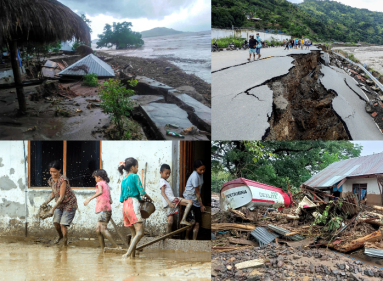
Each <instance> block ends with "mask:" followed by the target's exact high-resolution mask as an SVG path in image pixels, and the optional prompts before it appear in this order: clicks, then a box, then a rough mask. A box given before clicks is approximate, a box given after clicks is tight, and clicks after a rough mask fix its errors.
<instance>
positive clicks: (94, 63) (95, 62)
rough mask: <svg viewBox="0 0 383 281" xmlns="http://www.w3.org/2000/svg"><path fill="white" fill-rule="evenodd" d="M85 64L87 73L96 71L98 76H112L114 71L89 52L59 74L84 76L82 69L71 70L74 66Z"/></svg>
mask: <svg viewBox="0 0 383 281" xmlns="http://www.w3.org/2000/svg"><path fill="white" fill-rule="evenodd" d="M80 65H86V66H87V67H88V68H89V69H88V73H89V74H90V73H96V74H97V76H98V77H114V76H115V75H114V71H113V69H112V67H111V66H110V65H109V64H107V63H106V62H104V61H102V60H101V59H99V58H98V57H96V56H95V55H93V54H90V55H88V56H86V57H84V58H82V59H81V60H79V61H78V62H75V63H74V64H72V65H71V66H69V67H67V68H66V69H64V70H63V71H61V72H60V73H59V74H60V75H70V76H84V75H85V74H86V72H85V71H84V70H82V69H79V70H73V68H74V67H76V66H80Z"/></svg>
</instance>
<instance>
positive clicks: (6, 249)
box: [0, 240, 211, 281]
mask: <svg viewBox="0 0 383 281" xmlns="http://www.w3.org/2000/svg"><path fill="white" fill-rule="evenodd" d="M210 259H211V256H210V253H206V252H202V253H201V252H187V253H185V252H175V251H171V250H157V249H147V250H146V249H144V251H142V252H138V253H136V258H134V259H122V258H121V255H117V254H109V253H107V254H105V253H103V252H101V250H100V249H95V248H89V247H75V246H69V247H67V248H64V247H62V246H56V245H55V246H47V245H42V244H37V245H30V244H25V243H22V242H17V241H15V240H13V241H12V240H7V241H3V240H0V260H1V262H0V272H1V274H0V280H59V281H63V280H125V281H139V280H170V279H173V280H185V281H186V280H210V274H211V262H210Z"/></svg>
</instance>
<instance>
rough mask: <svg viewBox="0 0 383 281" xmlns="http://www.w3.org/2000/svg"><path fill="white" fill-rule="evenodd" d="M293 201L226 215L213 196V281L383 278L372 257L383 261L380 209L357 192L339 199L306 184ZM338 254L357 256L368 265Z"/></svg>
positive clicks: (382, 217)
mask: <svg viewBox="0 0 383 281" xmlns="http://www.w3.org/2000/svg"><path fill="white" fill-rule="evenodd" d="M292 199H293V202H292V204H291V205H290V206H289V207H288V208H279V209H278V210H276V209H274V208H268V207H265V206H262V205H261V204H259V205H258V206H256V207H255V208H253V209H252V210H250V209H248V208H244V207H240V208H237V209H230V208H229V209H228V210H227V211H223V210H221V209H220V204H219V199H218V198H217V195H214V194H213V197H212V206H213V208H216V209H217V211H216V212H213V213H212V227H211V229H212V236H214V240H212V245H213V246H212V280H215V281H220V280H370V277H374V278H375V277H383V270H382V268H377V267H375V266H374V265H371V262H372V263H373V261H372V260H371V259H377V258H383V228H381V226H382V225H383V207H382V206H365V205H363V202H359V200H358V197H357V196H356V195H354V194H353V195H348V196H346V197H344V198H338V197H335V196H333V195H330V194H327V193H325V192H323V191H321V190H318V189H315V188H310V187H307V186H304V185H302V186H301V190H300V192H299V193H296V194H295V195H292ZM289 217H290V218H291V217H294V218H296V219H293V220H291V219H289ZM234 245H235V246H234ZM330 249H331V250H330ZM340 253H347V254H350V253H357V254H358V255H359V256H360V255H361V258H362V259H363V256H364V257H366V258H365V259H366V260H368V261H370V263H369V264H368V263H364V262H362V261H359V260H355V259H350V258H349V257H348V256H345V255H341V254H340ZM377 264H380V263H379V262H377ZM303 277H305V278H307V279H304V278H303ZM366 278H367V279H366ZM371 280H381V279H371Z"/></svg>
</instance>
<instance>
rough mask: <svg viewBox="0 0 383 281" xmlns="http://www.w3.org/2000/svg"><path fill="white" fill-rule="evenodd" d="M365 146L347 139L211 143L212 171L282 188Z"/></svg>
mask: <svg viewBox="0 0 383 281" xmlns="http://www.w3.org/2000/svg"><path fill="white" fill-rule="evenodd" d="M361 150H362V147H360V146H359V145H357V144H353V143H351V142H348V141H267V142H260V141H257V142H249V141H245V142H240V141H227V142H212V168H213V169H212V171H213V173H214V172H215V173H218V172H219V171H226V172H228V173H229V174H230V179H234V178H238V177H244V178H247V179H250V180H255V181H258V182H262V183H266V184H269V185H273V186H276V187H281V188H283V189H286V188H287V180H288V181H289V182H290V184H291V185H292V186H293V187H295V188H298V187H299V186H300V185H301V184H302V183H304V182H305V181H306V180H308V179H309V178H310V177H311V176H312V175H314V174H315V173H318V172H319V171H321V170H323V169H324V168H326V167H327V166H328V165H330V164H331V163H333V162H336V161H340V160H344V159H348V158H352V157H358V156H359V155H360V152H361Z"/></svg>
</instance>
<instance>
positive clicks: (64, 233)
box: [61, 224, 68, 247]
mask: <svg viewBox="0 0 383 281" xmlns="http://www.w3.org/2000/svg"><path fill="white" fill-rule="evenodd" d="M61 232H62V235H63V238H64V240H63V241H64V244H63V246H64V247H66V246H68V228H67V226H66V225H62V224H61Z"/></svg>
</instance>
